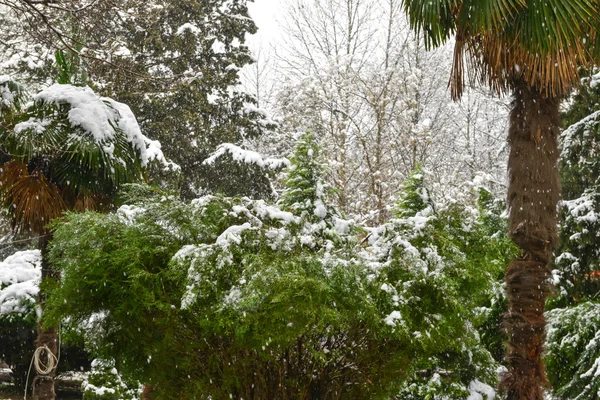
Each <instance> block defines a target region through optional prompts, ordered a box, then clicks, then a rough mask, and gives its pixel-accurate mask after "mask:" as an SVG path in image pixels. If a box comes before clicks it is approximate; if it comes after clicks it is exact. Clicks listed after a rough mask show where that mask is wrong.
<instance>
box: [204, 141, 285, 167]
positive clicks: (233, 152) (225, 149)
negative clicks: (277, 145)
mask: <svg viewBox="0 0 600 400" xmlns="http://www.w3.org/2000/svg"><path fill="white" fill-rule="evenodd" d="M226 155H229V156H230V157H231V158H233V159H234V160H235V161H238V162H241V163H244V164H255V165H257V166H259V167H267V168H269V169H273V170H275V169H280V168H283V167H289V166H290V165H291V164H290V161H289V160H288V159H287V158H267V159H263V157H262V156H261V155H260V154H259V153H257V152H255V151H252V150H246V149H243V148H241V147H239V146H236V145H235V144H232V143H223V144H221V145H219V147H218V148H217V150H216V151H215V152H214V153H212V154H211V155H210V157H208V158H207V159H206V160H204V161H203V162H202V165H213V164H214V163H215V161H216V160H217V159H218V158H221V157H223V156H226Z"/></svg>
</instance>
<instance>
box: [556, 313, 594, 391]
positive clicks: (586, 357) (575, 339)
mask: <svg viewBox="0 0 600 400" xmlns="http://www.w3.org/2000/svg"><path fill="white" fill-rule="evenodd" d="M546 316H547V318H548V333H547V344H546V365H547V369H548V378H549V379H550V382H552V385H553V388H554V394H555V396H556V397H558V398H561V399H576V400H595V399H598V398H599V397H600V304H598V303H596V302H583V303H580V304H577V305H575V306H570V307H565V308H557V309H554V310H552V311H549V312H547V313H546Z"/></svg>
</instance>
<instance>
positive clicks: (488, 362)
mask: <svg viewBox="0 0 600 400" xmlns="http://www.w3.org/2000/svg"><path fill="white" fill-rule="evenodd" d="M428 193H429V192H428V190H427V188H426V186H425V184H424V180H423V175H422V174H421V173H420V172H419V171H418V170H417V171H415V172H414V173H413V174H412V175H411V177H409V179H408V180H407V181H406V183H405V185H404V188H403V191H402V193H401V195H400V200H399V202H398V206H397V208H396V210H395V214H396V215H397V218H395V219H392V220H391V221H390V222H389V223H387V224H385V225H384V226H382V227H379V228H376V229H374V230H372V231H371V235H372V236H371V237H370V240H369V242H370V246H369V247H367V248H366V249H365V252H367V253H366V254H365V255H364V258H366V259H370V262H369V265H370V267H371V268H373V274H374V278H373V279H374V280H376V281H379V282H380V283H379V284H380V285H381V288H382V290H383V291H384V292H385V293H387V295H386V297H387V301H390V300H391V303H392V304H391V306H392V307H391V310H393V311H392V312H391V313H390V314H389V316H388V318H387V319H386V322H387V323H388V324H390V325H392V326H394V327H396V329H400V330H404V331H406V332H407V333H408V334H409V335H410V336H411V338H412V341H413V343H415V344H416V345H417V346H418V347H419V348H422V349H425V352H426V353H428V354H429V356H427V357H419V358H417V359H415V360H414V362H413V363H411V374H410V375H409V379H407V380H406V381H405V384H404V386H403V389H402V391H401V394H400V396H399V397H398V398H400V399H442V398H463V397H466V396H468V395H469V393H473V392H474V391H475V389H473V388H474V387H477V388H482V387H489V386H486V384H488V385H489V384H492V385H493V384H494V382H495V380H496V369H497V367H498V364H497V363H496V362H495V361H494V358H493V357H492V354H491V353H490V351H489V350H488V349H487V348H486V345H488V344H489V343H490V341H489V340H486V342H484V341H482V339H481V337H480V335H479V332H478V328H479V327H480V325H482V324H483V323H484V322H487V320H488V319H489V318H491V317H493V315H491V314H492V310H491V309H490V308H489V307H484V306H489V303H490V299H491V298H492V297H494V294H495V293H496V292H497V291H498V286H499V285H498V284H497V281H498V276H499V275H501V274H502V271H503V269H504V266H505V265H506V263H507V261H508V259H509V258H510V256H511V254H512V253H513V252H514V247H513V245H512V244H511V243H510V241H509V240H507V239H506V238H505V237H503V236H501V235H496V234H495V232H494V233H493V234H490V229H491V230H493V228H494V226H493V224H490V221H488V220H486V219H485V218H477V215H472V214H471V213H470V212H468V211H467V210H465V209H464V208H462V207H460V206H459V205H455V206H450V207H447V208H445V209H442V210H439V211H436V208H435V206H434V201H433V199H432V198H431V197H430V196H429V194H428ZM484 215H485V214H484ZM487 218H488V219H490V218H491V217H490V215H487ZM448 338H452V339H451V340H448ZM480 392H481V391H480ZM484 392H485V390H484ZM487 392H489V390H488V391H487ZM489 393H491V392H489ZM486 397H489V396H487V395H486ZM484 398H485V397H484ZM489 398H491V397H489Z"/></svg>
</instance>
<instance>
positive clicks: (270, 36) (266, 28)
mask: <svg viewBox="0 0 600 400" xmlns="http://www.w3.org/2000/svg"><path fill="white" fill-rule="evenodd" d="M282 3H283V1H282V0H254V2H248V11H249V12H250V17H252V19H253V20H254V22H255V23H256V25H257V26H258V33H257V34H256V35H252V36H250V37H248V44H249V45H250V46H251V47H254V46H256V45H258V44H261V45H262V46H264V47H265V48H268V47H269V45H270V44H273V42H274V39H276V38H277V32H278V30H279V28H278V25H277V20H278V19H280V18H281V14H282V12H283V5H282Z"/></svg>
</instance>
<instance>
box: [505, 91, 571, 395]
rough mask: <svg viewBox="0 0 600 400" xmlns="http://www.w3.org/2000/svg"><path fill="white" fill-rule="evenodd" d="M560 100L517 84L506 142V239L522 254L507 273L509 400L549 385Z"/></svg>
mask: <svg viewBox="0 0 600 400" xmlns="http://www.w3.org/2000/svg"><path fill="white" fill-rule="evenodd" d="M558 106H559V101H558V99H556V98H544V97H543V96H542V95H541V94H540V93H539V92H538V91H537V90H535V89H533V88H531V87H528V86H527V85H525V84H524V83H517V84H516V85H515V92H514V103H513V108H512V111H511V114H510V126H509V133H508V136H509V137H508V140H509V144H510V155H509V160H508V174H509V186H508V205H509V221H508V224H509V234H510V236H511V238H512V239H513V240H514V242H515V243H516V244H517V246H518V247H519V248H520V249H521V254H520V256H519V257H518V258H517V259H516V260H514V261H513V262H512V264H511V265H510V266H509V267H508V268H507V271H506V291H507V298H508V312H507V313H506V315H505V316H504V322H503V326H504V330H505V332H506V334H507V336H508V338H507V339H508V340H507V341H508V348H507V356H506V357H507V361H508V364H509V367H508V372H507V373H506V374H505V375H504V376H503V378H502V383H501V388H503V389H504V390H506V392H507V396H508V397H507V398H508V400H542V399H543V392H542V390H543V386H545V385H546V384H547V382H548V380H547V377H546V372H545V368H544V363H543V361H542V358H541V355H542V351H543V344H544V328H545V326H546V320H545V318H544V307H545V302H546V298H547V297H548V294H549V292H550V289H551V287H550V286H551V283H550V280H549V278H550V276H551V273H550V267H549V263H550V261H551V259H552V251H553V250H554V248H555V247H556V245H557V242H558V235H557V212H556V207H557V203H558V200H559V198H560V175H559V169H558V160H559V151H558V135H559V128H560V125H561V122H560V115H559V109H558Z"/></svg>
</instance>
